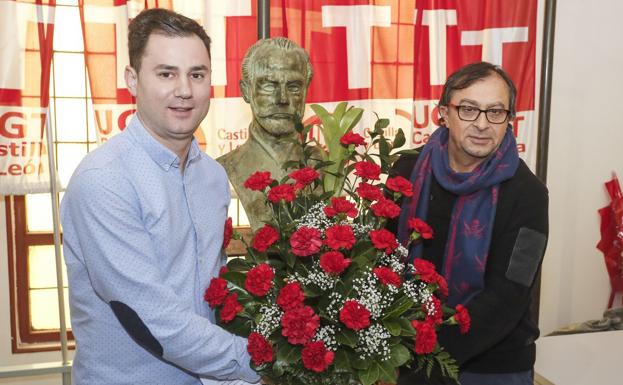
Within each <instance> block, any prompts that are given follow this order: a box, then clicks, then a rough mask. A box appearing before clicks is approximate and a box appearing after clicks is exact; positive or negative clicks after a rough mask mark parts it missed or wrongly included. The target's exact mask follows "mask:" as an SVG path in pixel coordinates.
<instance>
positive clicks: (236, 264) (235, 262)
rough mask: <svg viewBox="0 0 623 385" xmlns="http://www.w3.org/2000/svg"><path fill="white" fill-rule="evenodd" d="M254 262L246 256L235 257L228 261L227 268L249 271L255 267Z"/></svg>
mask: <svg viewBox="0 0 623 385" xmlns="http://www.w3.org/2000/svg"><path fill="white" fill-rule="evenodd" d="M253 265H254V264H253V263H251V262H249V261H247V260H245V259H244V258H233V259H231V260H229V262H227V270H229V271H249V270H250V269H251V268H252V267H253Z"/></svg>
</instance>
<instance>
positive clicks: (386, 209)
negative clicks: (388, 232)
mask: <svg viewBox="0 0 623 385" xmlns="http://www.w3.org/2000/svg"><path fill="white" fill-rule="evenodd" d="M370 208H371V209H372V211H373V212H374V215H376V216H377V217H383V218H396V217H397V216H398V215H400V206H398V205H397V204H396V203H394V202H393V201H392V200H389V199H387V198H380V199H379V200H378V202H376V203H374V204H373V205H372V206H370Z"/></svg>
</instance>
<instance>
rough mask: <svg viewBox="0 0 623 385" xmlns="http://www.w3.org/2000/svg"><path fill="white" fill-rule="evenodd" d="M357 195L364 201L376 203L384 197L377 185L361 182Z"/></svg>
mask: <svg viewBox="0 0 623 385" xmlns="http://www.w3.org/2000/svg"><path fill="white" fill-rule="evenodd" d="M357 195H359V197H361V198H362V199H367V200H369V201H375V200H377V199H381V198H382V197H383V192H382V191H381V189H380V188H378V187H377V186H375V185H372V184H370V183H366V182H361V183H359V186H357Z"/></svg>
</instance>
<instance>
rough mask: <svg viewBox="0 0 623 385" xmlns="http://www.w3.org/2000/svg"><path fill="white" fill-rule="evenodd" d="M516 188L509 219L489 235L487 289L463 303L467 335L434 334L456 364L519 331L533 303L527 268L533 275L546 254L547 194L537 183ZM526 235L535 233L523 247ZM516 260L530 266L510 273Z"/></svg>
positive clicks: (532, 280) (531, 279)
mask: <svg viewBox="0 0 623 385" xmlns="http://www.w3.org/2000/svg"><path fill="white" fill-rule="evenodd" d="M518 187H519V189H520V192H519V193H518V194H517V195H518V198H517V199H516V201H514V202H513V203H512V204H513V208H512V210H511V211H510V216H509V219H508V221H506V223H505V224H502V225H501V226H503V227H502V228H501V229H500V230H497V229H494V232H493V239H492V241H491V249H490V250H489V256H488V258H487V266H486V270H485V277H484V280H485V284H484V286H485V287H484V289H483V290H482V291H481V292H480V293H478V294H477V295H476V296H474V298H473V299H472V300H471V301H470V302H469V303H468V304H467V305H466V308H467V309H468V311H469V314H470V317H471V320H472V322H471V328H470V330H469V332H468V333H466V334H460V333H459V330H458V328H457V327H444V328H442V329H441V330H440V332H439V335H438V337H439V342H440V344H441V345H442V346H444V347H445V349H446V350H447V351H448V352H449V353H450V354H451V355H452V356H453V357H454V358H455V359H456V360H457V361H458V363H459V364H460V365H462V364H464V363H465V362H467V361H469V360H470V359H471V358H473V357H476V356H478V355H479V354H481V353H484V352H486V351H487V350H488V349H491V348H492V347H493V346H495V345H496V344H497V343H499V342H500V341H502V340H503V339H504V338H505V337H507V336H508V335H509V333H511V332H512V331H513V330H514V329H515V328H517V326H518V324H519V322H520V321H521V319H522V317H524V315H525V313H526V311H528V307H529V305H530V303H531V297H532V293H533V288H534V285H535V276H534V274H532V275H531V276H530V271H529V270H532V272H533V273H536V271H537V269H538V267H539V266H540V264H541V261H542V258H543V253H544V251H545V250H544V249H545V243H546V240H547V235H548V195H547V190H546V189H545V187H543V186H542V185H540V184H536V183H535V184H533V185H532V186H529V187H528V186H526V184H524V185H523V186H518ZM524 187H526V188H527V189H524ZM498 209H499V208H498ZM498 225H499V224H497V223H496V226H498ZM526 233H532V234H535V237H537V238H535V239H527V243H528V244H526V239H525V237H524V236H523V234H526ZM533 241H536V242H533ZM520 243H523V245H522V244H520ZM530 243H532V245H530ZM535 243H540V244H541V245H542V247H538V246H537V247H534V246H535V245H534V244H535ZM526 246H527V249H528V250H529V251H528V253H525V252H524V253H523V255H518V254H521V251H519V252H518V250H521V249H522V248H523V249H524V250H526ZM531 248H532V249H531ZM518 262H519V263H520V264H521V263H523V265H526V264H528V265H530V266H529V267H530V268H529V269H524V270H525V271H524V272H520V273H511V270H512V269H514V270H517V268H514V267H511V266H516V265H517V263H518ZM513 264H515V265H513ZM519 276H520V278H519V279H518V277H519ZM530 342H531V341H526V343H530Z"/></svg>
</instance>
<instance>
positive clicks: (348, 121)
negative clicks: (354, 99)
mask: <svg viewBox="0 0 623 385" xmlns="http://www.w3.org/2000/svg"><path fill="white" fill-rule="evenodd" d="M362 116H363V109H362V108H356V107H353V108H351V109H349V110H348V111H347V112H346V114H344V117H343V118H342V121H341V122H340V128H341V129H342V132H343V134H345V133H347V132H348V131H350V130H352V129H353V127H355V126H356V125H357V123H359V121H360V120H361V117H362ZM343 134H342V135H343Z"/></svg>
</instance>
